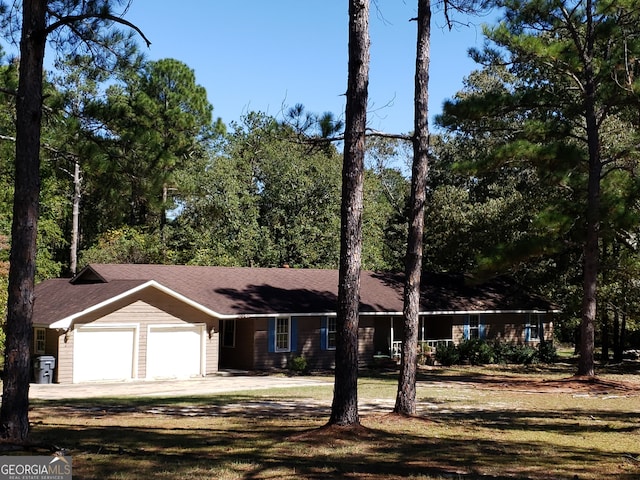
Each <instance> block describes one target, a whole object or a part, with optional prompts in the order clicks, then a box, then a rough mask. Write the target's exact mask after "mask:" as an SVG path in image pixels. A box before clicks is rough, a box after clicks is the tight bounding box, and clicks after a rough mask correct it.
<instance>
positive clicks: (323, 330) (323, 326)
mask: <svg viewBox="0 0 640 480" xmlns="http://www.w3.org/2000/svg"><path fill="white" fill-rule="evenodd" d="M326 349H327V317H322V318H321V319H320V350H326Z"/></svg>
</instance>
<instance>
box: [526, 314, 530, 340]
mask: <svg viewBox="0 0 640 480" xmlns="http://www.w3.org/2000/svg"><path fill="white" fill-rule="evenodd" d="M529 340H531V316H530V315H529V316H528V318H527V323H526V325H525V326H524V341H525V342H528V341H529Z"/></svg>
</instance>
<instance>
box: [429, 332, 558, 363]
mask: <svg viewBox="0 0 640 480" xmlns="http://www.w3.org/2000/svg"><path fill="white" fill-rule="evenodd" d="M435 356H436V361H437V362H438V363H439V364H441V365H444V366H451V365H460V364H470V365H487V364H490V363H500V364H515V365H529V364H532V363H553V362H555V361H556V360H557V359H558V354H557V351H556V348H555V346H554V345H553V343H552V342H541V343H540V344H539V345H538V347H537V348H536V347H532V346H530V345H519V344H515V343H507V342H499V341H496V342H494V343H493V344H490V343H488V342H487V341H485V340H481V339H478V338H473V339H469V340H464V341H462V342H460V343H459V344H458V345H453V344H450V345H446V346H442V347H438V349H437V350H436V354H435Z"/></svg>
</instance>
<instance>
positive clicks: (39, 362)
mask: <svg viewBox="0 0 640 480" xmlns="http://www.w3.org/2000/svg"><path fill="white" fill-rule="evenodd" d="M54 368H56V358H55V357H52V356H50V355H41V356H39V357H36V358H34V359H33V376H34V379H35V382H36V383H53V369H54Z"/></svg>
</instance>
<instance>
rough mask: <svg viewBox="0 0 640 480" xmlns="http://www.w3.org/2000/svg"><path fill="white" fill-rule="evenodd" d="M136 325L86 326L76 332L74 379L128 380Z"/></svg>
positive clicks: (132, 364) (131, 368) (80, 380)
mask: <svg viewBox="0 0 640 480" xmlns="http://www.w3.org/2000/svg"><path fill="white" fill-rule="evenodd" d="M136 338H137V328H136V327H135V326H117V327H116V326H113V327H112V326H85V327H79V328H77V329H76V331H75V336H74V350H73V381H74V382H75V383H77V382H87V381H99V380H130V379H132V378H133V377H134V374H133V372H134V365H135V363H134V361H135V358H136V357H135V352H136V350H135V345H136Z"/></svg>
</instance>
